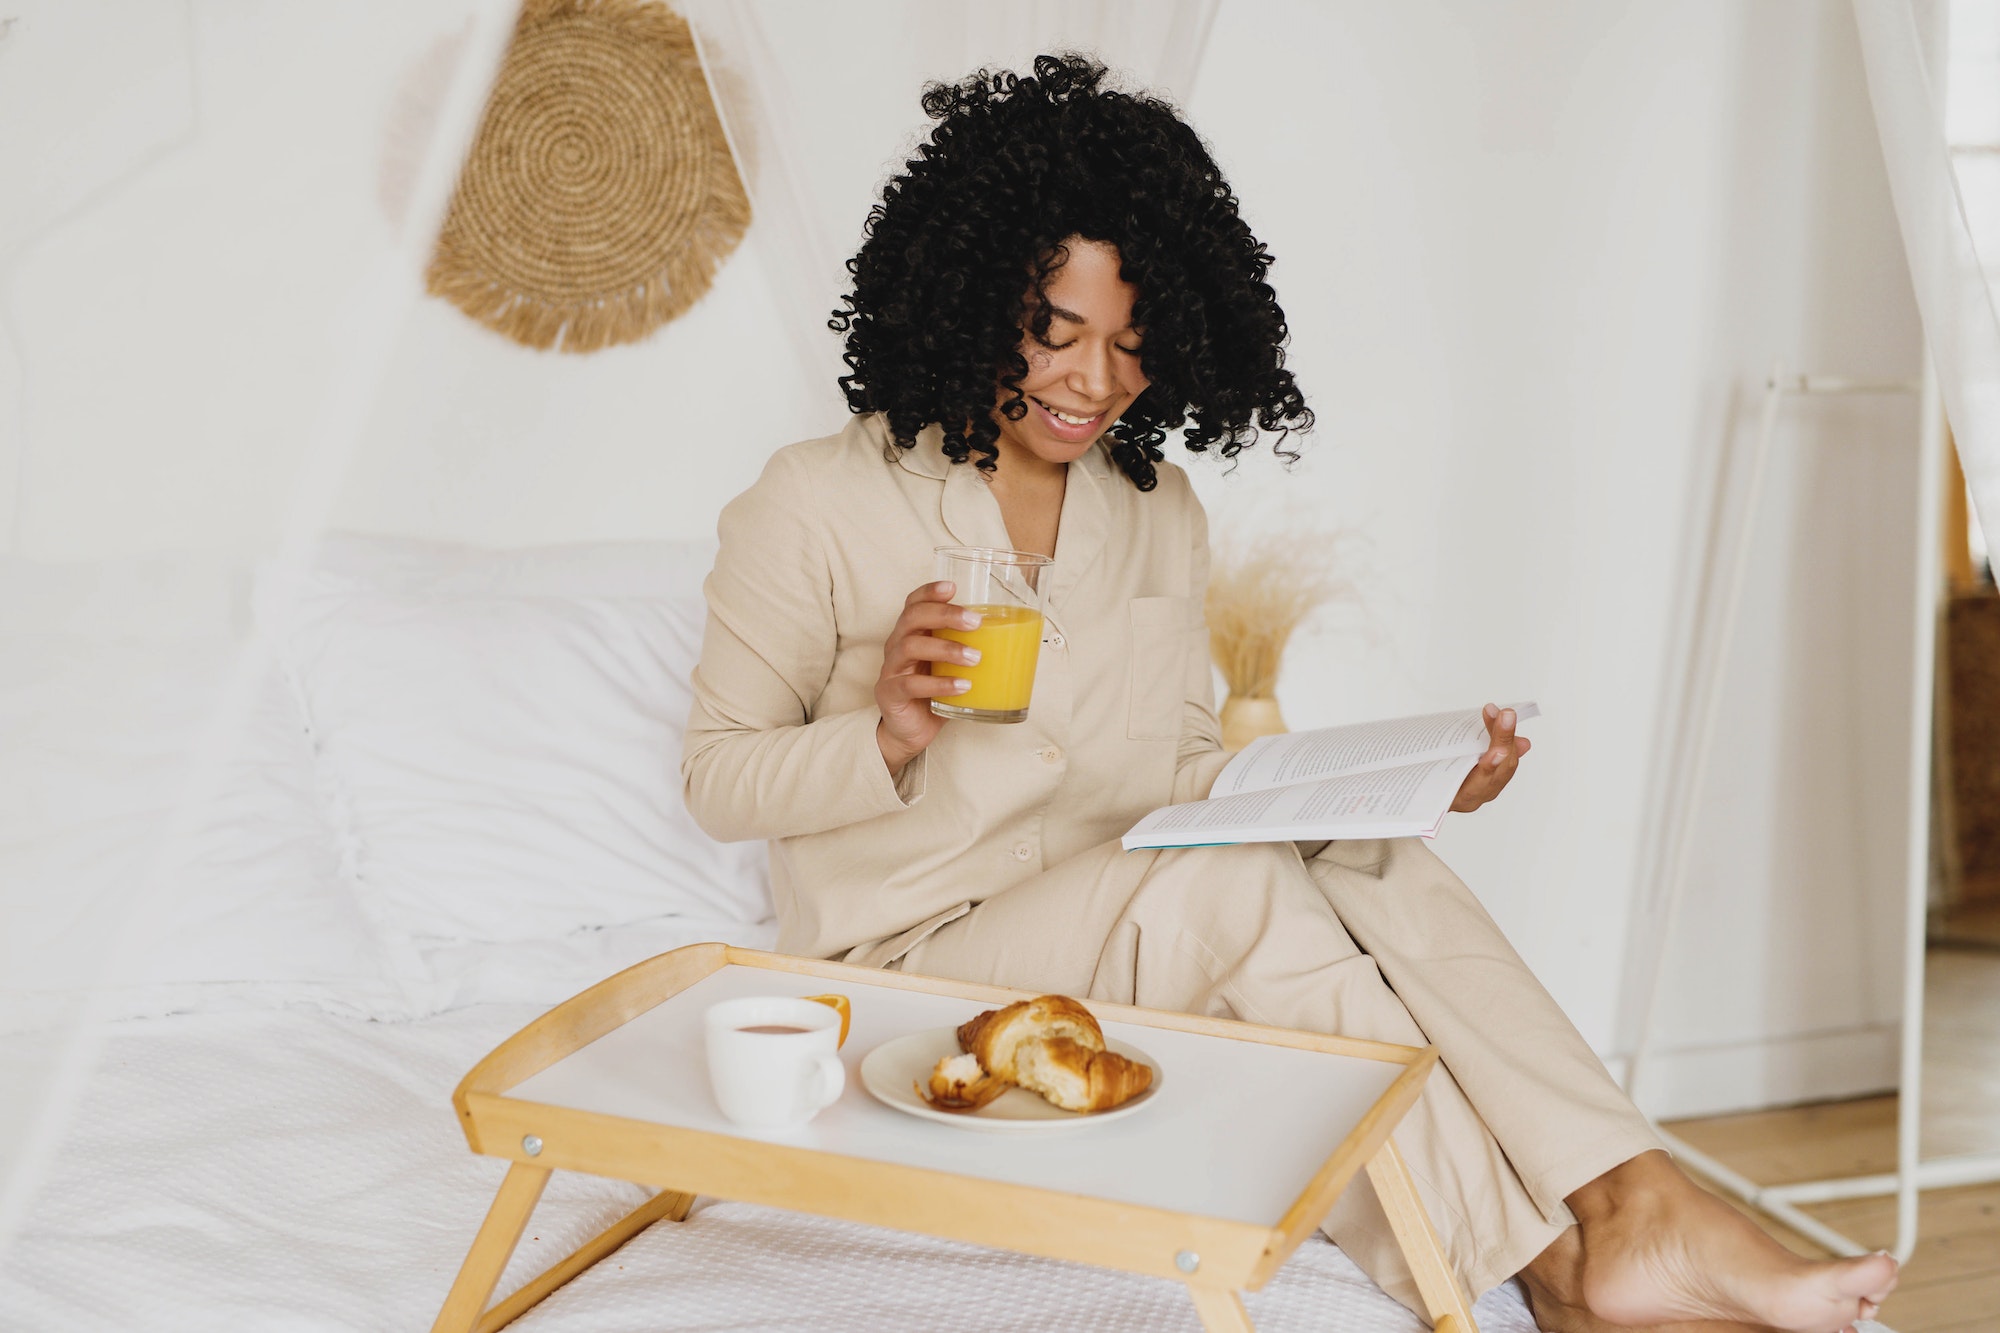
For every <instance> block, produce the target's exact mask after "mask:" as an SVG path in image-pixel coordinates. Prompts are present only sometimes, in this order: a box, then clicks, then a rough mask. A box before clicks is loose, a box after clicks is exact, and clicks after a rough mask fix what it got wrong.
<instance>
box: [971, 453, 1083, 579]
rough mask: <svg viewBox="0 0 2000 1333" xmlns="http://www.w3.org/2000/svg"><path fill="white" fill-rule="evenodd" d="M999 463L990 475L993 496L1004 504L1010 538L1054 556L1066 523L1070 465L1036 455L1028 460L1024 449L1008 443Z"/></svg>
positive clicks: (1019, 546)
mask: <svg viewBox="0 0 2000 1333" xmlns="http://www.w3.org/2000/svg"><path fill="white" fill-rule="evenodd" d="M996 464H997V466H996V467H995V469H994V471H992V472H991V473H988V474H985V475H986V476H987V480H988V484H989V485H990V486H991V487H992V489H993V498H994V500H996V501H997V502H998V503H999V505H1000V518H1001V520H1002V521H1003V522H1005V523H1006V525H1007V540H1008V542H1009V543H1011V544H1012V545H1013V547H1014V549H1015V550H1017V551H1032V552H1033V553H1034V554H1036V555H1046V556H1051V557H1053V556H1054V555H1055V553H1056V531H1057V529H1058V528H1059V527H1060V526H1061V523H1062V506H1063V495H1064V493H1065V492H1066V491H1067V489H1068V486H1069V466H1068V464H1064V463H1049V462H1046V461H1044V460H1043V459H1039V458H1036V457H1034V456H1033V455H1032V454H1030V455H1028V456H1027V457H1026V458H1025V459H1024V458H1022V457H1021V454H1020V451H1018V450H1009V449H1007V448H1006V447H1005V445H1004V443H1003V445H1002V447H1001V453H1000V457H999V458H998V459H997V460H996Z"/></svg>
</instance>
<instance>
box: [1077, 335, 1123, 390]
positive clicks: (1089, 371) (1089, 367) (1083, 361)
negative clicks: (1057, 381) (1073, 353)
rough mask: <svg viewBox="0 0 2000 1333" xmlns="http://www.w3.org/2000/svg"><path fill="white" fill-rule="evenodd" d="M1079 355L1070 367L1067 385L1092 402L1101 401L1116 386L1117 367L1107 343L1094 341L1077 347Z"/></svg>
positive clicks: (1115, 388)
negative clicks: (1085, 345)
mask: <svg viewBox="0 0 2000 1333" xmlns="http://www.w3.org/2000/svg"><path fill="white" fill-rule="evenodd" d="M1077 350H1078V352H1080V353H1081V354H1082V355H1080V356H1079V357H1078V358H1077V359H1076V361H1075V363H1074V364H1072V365H1071V367H1070V372H1069V387H1070V391H1071V392H1072V393H1077V394H1082V395H1083V396H1085V397H1086V398H1088V399H1089V400H1090V401H1091V402H1092V403H1102V402H1104V401H1105V400H1106V399H1108V398H1110V397H1111V395H1112V394H1113V393H1114V392H1115V391H1116V390H1117V388H1118V369H1117V367H1116V366H1115V365H1114V364H1113V363H1112V360H1111V347H1110V344H1109V343H1104V342H1094V343H1092V344H1091V345H1090V346H1088V347H1080V348H1078V349H1077Z"/></svg>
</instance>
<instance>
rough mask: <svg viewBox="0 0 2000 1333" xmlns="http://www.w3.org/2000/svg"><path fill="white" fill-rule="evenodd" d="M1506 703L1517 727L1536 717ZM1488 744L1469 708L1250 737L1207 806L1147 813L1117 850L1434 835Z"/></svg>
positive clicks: (1527, 706) (1528, 706) (1529, 709)
mask: <svg viewBox="0 0 2000 1333" xmlns="http://www.w3.org/2000/svg"><path fill="white" fill-rule="evenodd" d="M1508 707H1511V708H1512V709H1513V710H1514V716H1515V719H1516V721H1518V722H1525V721H1527V720H1528V719H1529V718H1531V717H1539V716H1540V715H1541V711H1542V710H1541V709H1540V708H1538V707H1536V706H1535V705H1534V704H1532V703H1522V704H1510V705H1508ZM1491 744H1492V742H1491V740H1489V739H1488V737H1487V734H1486V718H1485V716H1484V714H1483V713H1482V712H1481V711H1480V710H1479V709H1477V708H1468V709H1465V710H1463V711H1461V712H1455V713H1426V714H1424V715H1423V716H1421V717H1398V718H1390V719H1388V720H1387V721H1382V722H1357V723H1355V724H1353V725H1352V726H1346V727H1322V728H1321V729H1319V730H1318V731H1298V732H1291V733H1288V734H1286V735H1282V736H1263V737H1259V738H1258V739H1257V740H1254V741H1252V742H1250V744H1249V745H1248V746H1246V747H1244V750H1243V753H1241V754H1239V755H1237V756H1236V757H1235V758H1234V759H1232V760H1230V761H1229V767H1227V768H1225V769H1223V770H1222V773H1221V776H1219V777H1217V778H1216V780H1215V788H1214V790H1213V791H1211V792H1210V793H1209V797H1208V799H1207V800H1205V801H1189V802H1188V803H1187V804H1185V805H1169V806H1164V807H1162V808H1161V809H1158V810H1155V811H1154V812H1153V813H1152V814H1150V815H1147V816H1146V817H1145V818H1144V819H1142V820H1140V821H1139V822H1138V823H1136V824H1134V825H1133V826H1132V831H1131V832H1130V833H1127V834H1126V835H1125V838H1124V843H1125V850H1126V851H1128V852H1129V851H1133V850H1135V849H1136V848H1140V847H1203V846H1208V845H1210V844H1213V843H1226V842H1292V841H1308V842H1309V841H1318V840H1321V839H1328V838H1407V837H1411V836H1418V837H1425V838H1430V837H1435V836H1436V835H1437V831H1438V825H1439V824H1441V823H1443V822H1444V817H1445V815H1446V814H1447V813H1448V812H1449V811H1450V810H1451V802H1452V798H1453V797H1455V796H1457V795H1458V788H1459V785H1460V784H1461V783H1463V782H1464V781H1465V776H1466V774H1468V773H1470V772H1471V771H1472V766H1473V765H1474V764H1476V763H1478V762H1479V756H1480V755H1482V754H1484V753H1485V752H1486V750H1487V747H1488V746H1489V745H1491Z"/></svg>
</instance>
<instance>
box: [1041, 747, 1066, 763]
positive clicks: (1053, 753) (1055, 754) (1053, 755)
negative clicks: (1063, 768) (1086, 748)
mask: <svg viewBox="0 0 2000 1333" xmlns="http://www.w3.org/2000/svg"><path fill="white" fill-rule="evenodd" d="M1061 758H1062V751H1061V750H1058V749H1057V748H1056V747H1055V746H1053V745H1050V746H1046V747H1044V748H1043V750H1042V762H1043V763H1045V764H1053V763H1056V762H1058V761H1059V760H1060V759H1061Z"/></svg>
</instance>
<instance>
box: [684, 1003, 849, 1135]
mask: <svg viewBox="0 0 2000 1333" xmlns="http://www.w3.org/2000/svg"><path fill="white" fill-rule="evenodd" d="M705 1017H706V1023H707V1037H708V1081H709V1086H710V1087H712V1088H713V1089H714V1091H715V1102H716V1105H717V1106H720V1107H721V1108H722V1114H723V1115H725V1116H727V1117H728V1118H729V1119H730V1120H731V1121H733V1122H735V1123H736V1124H739V1125H742V1126H743V1127H744V1128H746V1129H796V1128H797V1127H798V1126H800V1125H803V1124H804V1123H805V1122H806V1121H808V1120H810V1119H812V1118H813V1117H814V1116H816V1115H818V1114H819V1113H820V1111H821V1110H822V1109H823V1108H825V1107H827V1106H830V1105H831V1104H832V1103H833V1101H834V1099H835V1098H837V1097H839V1096H840V1093H841V1089H843V1088H845V1087H846V1086H847V1069H846V1067H845V1066H843V1065H842V1064H841V1063H840V1056H839V1055H838V1054H837V1052H838V1051H839V1050H840V1038H841V1022H842V1019H841V1016H840V1014H839V1013H837V1012H835V1011H834V1010H833V1009H831V1008H829V1007H828V1006H826V1005H824V1004H820V1003H818V1002H817V1001H814V1000H797V999H792V998H791V997H789V996H779V995H757V996H749V997H747V998H745V999H740V1000H724V1001H723V1002H722V1003H720V1004H716V1005H711V1006H709V1009H708V1013H707V1015H706V1016H705Z"/></svg>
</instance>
